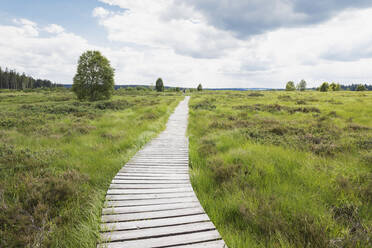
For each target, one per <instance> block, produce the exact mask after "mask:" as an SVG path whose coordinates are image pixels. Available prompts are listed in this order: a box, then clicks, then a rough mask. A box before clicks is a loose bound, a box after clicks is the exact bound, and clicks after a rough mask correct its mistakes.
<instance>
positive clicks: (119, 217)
mask: <svg viewBox="0 0 372 248" xmlns="http://www.w3.org/2000/svg"><path fill="white" fill-rule="evenodd" d="M203 213H204V210H203V209H202V208H200V207H194V208H185V209H174V210H168V211H154V212H143V213H130V214H110V215H102V217H101V221H102V222H123V221H134V220H149V219H160V218H170V217H177V216H188V215H195V214H203Z"/></svg>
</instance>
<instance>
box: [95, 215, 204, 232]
mask: <svg viewBox="0 0 372 248" xmlns="http://www.w3.org/2000/svg"><path fill="white" fill-rule="evenodd" d="M205 221H209V218H208V215H206V214H198V215H190V216H181V217H173V218H165V219H153V220H138V221H131V222H116V223H104V224H101V230H102V231H120V230H135V229H144V228H154V227H162V226H176V225H184V224H188V223H199V222H205Z"/></svg>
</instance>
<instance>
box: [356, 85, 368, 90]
mask: <svg viewBox="0 0 372 248" xmlns="http://www.w3.org/2000/svg"><path fill="white" fill-rule="evenodd" d="M366 90H367V88H366V86H365V85H363V84H359V85H358V86H357V88H356V91H366Z"/></svg>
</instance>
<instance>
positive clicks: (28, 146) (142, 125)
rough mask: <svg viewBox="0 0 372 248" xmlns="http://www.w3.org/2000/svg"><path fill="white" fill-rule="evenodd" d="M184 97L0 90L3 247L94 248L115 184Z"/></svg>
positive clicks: (0, 243) (0, 233) (0, 230)
mask: <svg viewBox="0 0 372 248" xmlns="http://www.w3.org/2000/svg"><path fill="white" fill-rule="evenodd" d="M181 98H182V97H181V95H180V94H171V93H166V94H161V95H160V94H157V93H154V92H137V93H136V94H132V93H130V92H128V93H126V92H125V91H118V92H117V95H115V96H114V97H113V99H112V100H110V101H99V102H79V101H77V100H76V99H75V97H74V95H73V94H72V93H70V92H69V91H63V90H60V91H37V92H28V93H26V92H13V91H3V92H0V237H1V239H0V247H95V246H96V242H97V239H98V231H99V220H100V215H101V208H102V205H103V201H104V196H105V193H106V191H107V189H108V186H109V184H110V181H111V180H112V178H113V177H114V175H115V174H116V173H117V171H118V170H119V169H120V168H121V167H122V166H123V165H124V164H125V163H126V161H128V160H129V159H130V157H131V156H132V155H134V153H135V152H136V151H138V150H139V149H140V148H141V147H142V146H143V145H144V144H145V143H146V142H148V141H149V140H150V139H151V138H153V137H154V136H156V134H158V133H159V132H160V131H161V130H163V129H164V128H165V123H166V121H167V119H168V116H169V115H170V113H171V112H172V111H173V109H174V108H175V106H176V105H177V104H178V102H179V101H180V100H181Z"/></svg>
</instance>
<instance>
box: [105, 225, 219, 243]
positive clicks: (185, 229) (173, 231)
mask: <svg viewBox="0 0 372 248" xmlns="http://www.w3.org/2000/svg"><path fill="white" fill-rule="evenodd" d="M214 229H215V227H214V225H213V224H212V223H211V222H201V223H191V224H184V225H179V226H171V227H169V226H166V227H157V228H149V229H140V230H130V231H128V230H126V231H114V232H107V233H104V234H103V235H102V238H103V241H125V240H133V239H146V238H155V237H161V236H169V235H177V234H186V233H192V232H198V231H199V232H200V231H209V230H214Z"/></svg>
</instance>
